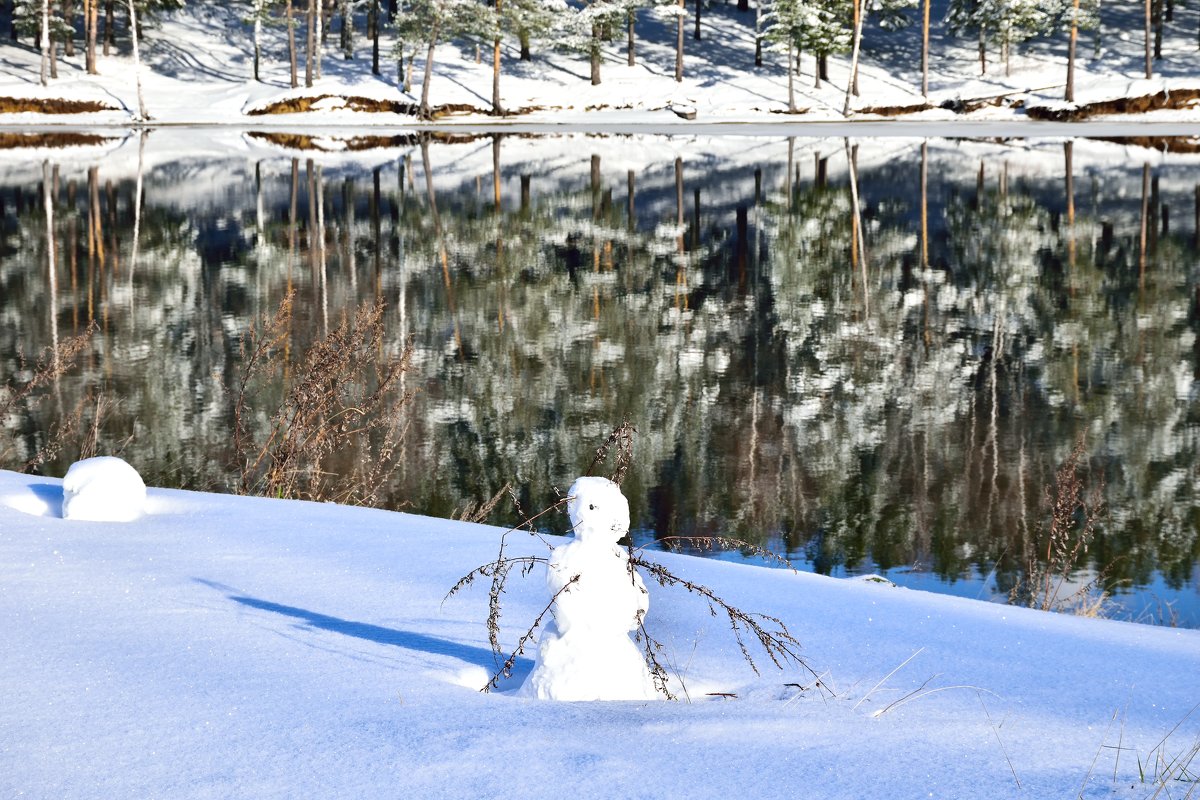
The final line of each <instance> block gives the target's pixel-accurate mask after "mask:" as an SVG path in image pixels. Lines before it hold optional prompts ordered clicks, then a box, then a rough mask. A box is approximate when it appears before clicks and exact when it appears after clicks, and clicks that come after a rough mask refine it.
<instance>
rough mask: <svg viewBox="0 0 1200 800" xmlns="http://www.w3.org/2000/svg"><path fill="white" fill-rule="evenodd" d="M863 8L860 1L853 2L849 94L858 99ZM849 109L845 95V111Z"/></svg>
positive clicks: (848, 98) (848, 95)
mask: <svg viewBox="0 0 1200 800" xmlns="http://www.w3.org/2000/svg"><path fill="white" fill-rule="evenodd" d="M863 16H864V15H863V7H862V0H854V44H853V45H852V46H851V50H852V54H851V56H850V92H853V93H854V96H855V97H858V54H859V51H860V50H861V49H862V28H863ZM849 108H850V94H849V93H847V95H846V109H847V110H849Z"/></svg>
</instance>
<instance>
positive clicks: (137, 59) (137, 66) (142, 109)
mask: <svg viewBox="0 0 1200 800" xmlns="http://www.w3.org/2000/svg"><path fill="white" fill-rule="evenodd" d="M129 37H130V39H132V40H133V78H134V81H135V82H136V83H137V101H138V118H139V119H140V120H141V121H142V122H145V121H146V120H148V119H150V114H149V112H147V111H146V98H145V96H144V95H143V94H142V59H141V56H140V55H139V54H138V24H137V11H136V10H135V9H134V7H133V0H129Z"/></svg>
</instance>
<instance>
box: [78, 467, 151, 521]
mask: <svg viewBox="0 0 1200 800" xmlns="http://www.w3.org/2000/svg"><path fill="white" fill-rule="evenodd" d="M145 505H146V484H145V483H143V482H142V476H141V475H139V474H138V471H137V470H136V469H134V468H133V467H131V466H129V464H128V463H127V462H125V461H123V460H122V459H119V458H116V457H114V456H100V457H97V458H85V459H84V460H82V461H76V462H75V463H74V464H72V465H71V467H70V469H68V470H67V474H66V477H64V478H63V502H62V515H63V518H64V519H77V520H86V521H88V522H132V521H133V520H135V519H137V518H138V517H140V516H141V515H142V511H143V509H144V508H145Z"/></svg>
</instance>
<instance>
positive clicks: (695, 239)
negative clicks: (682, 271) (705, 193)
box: [692, 186, 700, 252]
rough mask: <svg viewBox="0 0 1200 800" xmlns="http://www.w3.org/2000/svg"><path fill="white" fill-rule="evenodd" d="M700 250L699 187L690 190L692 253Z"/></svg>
mask: <svg viewBox="0 0 1200 800" xmlns="http://www.w3.org/2000/svg"><path fill="white" fill-rule="evenodd" d="M699 249H700V187H699V186H697V187H696V188H695V189H693V190H692V252H696V251H698V250H699Z"/></svg>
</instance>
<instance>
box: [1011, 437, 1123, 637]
mask: <svg viewBox="0 0 1200 800" xmlns="http://www.w3.org/2000/svg"><path fill="white" fill-rule="evenodd" d="M1086 456H1087V451H1086V448H1085V441H1084V438H1083V437H1082V436H1081V437H1080V438H1079V439H1078V440H1077V441H1076V443H1075V447H1074V448H1073V449H1072V450H1071V454H1070V455H1069V456H1067V458H1066V459H1065V460H1064V461H1063V463H1062V465H1061V466H1059V468H1058V470H1057V471H1056V472H1055V475H1054V484H1053V486H1052V487H1047V489H1046V494H1045V503H1046V506H1047V507H1048V509H1049V511H1050V525H1049V528H1048V529H1046V530H1045V531H1044V534H1043V535H1042V536H1041V537H1039V538H1038V539H1035V540H1034V542H1033V546H1032V548H1031V550H1030V552H1029V554H1028V562H1027V567H1026V573H1025V579H1024V580H1023V581H1021V582H1019V583H1018V584H1017V585H1016V586H1014V587H1013V589H1012V592H1011V593H1010V597H1009V600H1010V602H1013V603H1015V604H1018V605H1025V606H1028V607H1030V608H1038V609H1041V610H1043V611H1069V612H1072V613H1075V614H1079V615H1081V616H1093V617H1094V616H1099V615H1100V614H1102V613H1103V609H1104V605H1105V602H1106V601H1107V599H1108V593H1107V592H1106V591H1105V590H1104V589H1102V588H1101V586H1102V584H1103V582H1104V578H1105V576H1106V574H1107V568H1105V569H1102V570H1100V572H1099V573H1098V574H1097V575H1096V577H1094V578H1093V579H1092V580H1090V581H1088V582H1087V583H1085V584H1084V585H1083V586H1081V587H1079V588H1078V589H1076V590H1075V591H1073V592H1071V593H1070V594H1067V595H1064V594H1063V587H1064V586H1066V585H1067V584H1068V583H1069V581H1070V580H1071V576H1072V575H1073V574H1074V572H1075V570H1076V569H1077V568H1078V567H1079V566H1080V562H1081V559H1082V558H1083V556H1084V555H1086V554H1087V551H1088V546H1089V545H1090V544H1091V542H1092V539H1093V538H1094V537H1095V535H1096V523H1097V521H1098V520H1099V519H1100V517H1101V515H1102V514H1103V513H1104V499H1103V493H1104V485H1103V482H1099V483H1098V484H1097V485H1095V486H1094V487H1093V488H1092V490H1091V491H1090V492H1087V493H1086V496H1085V484H1084V479H1083V477H1081V475H1080V472H1081V469H1083V468H1084V465H1085V462H1086Z"/></svg>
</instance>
